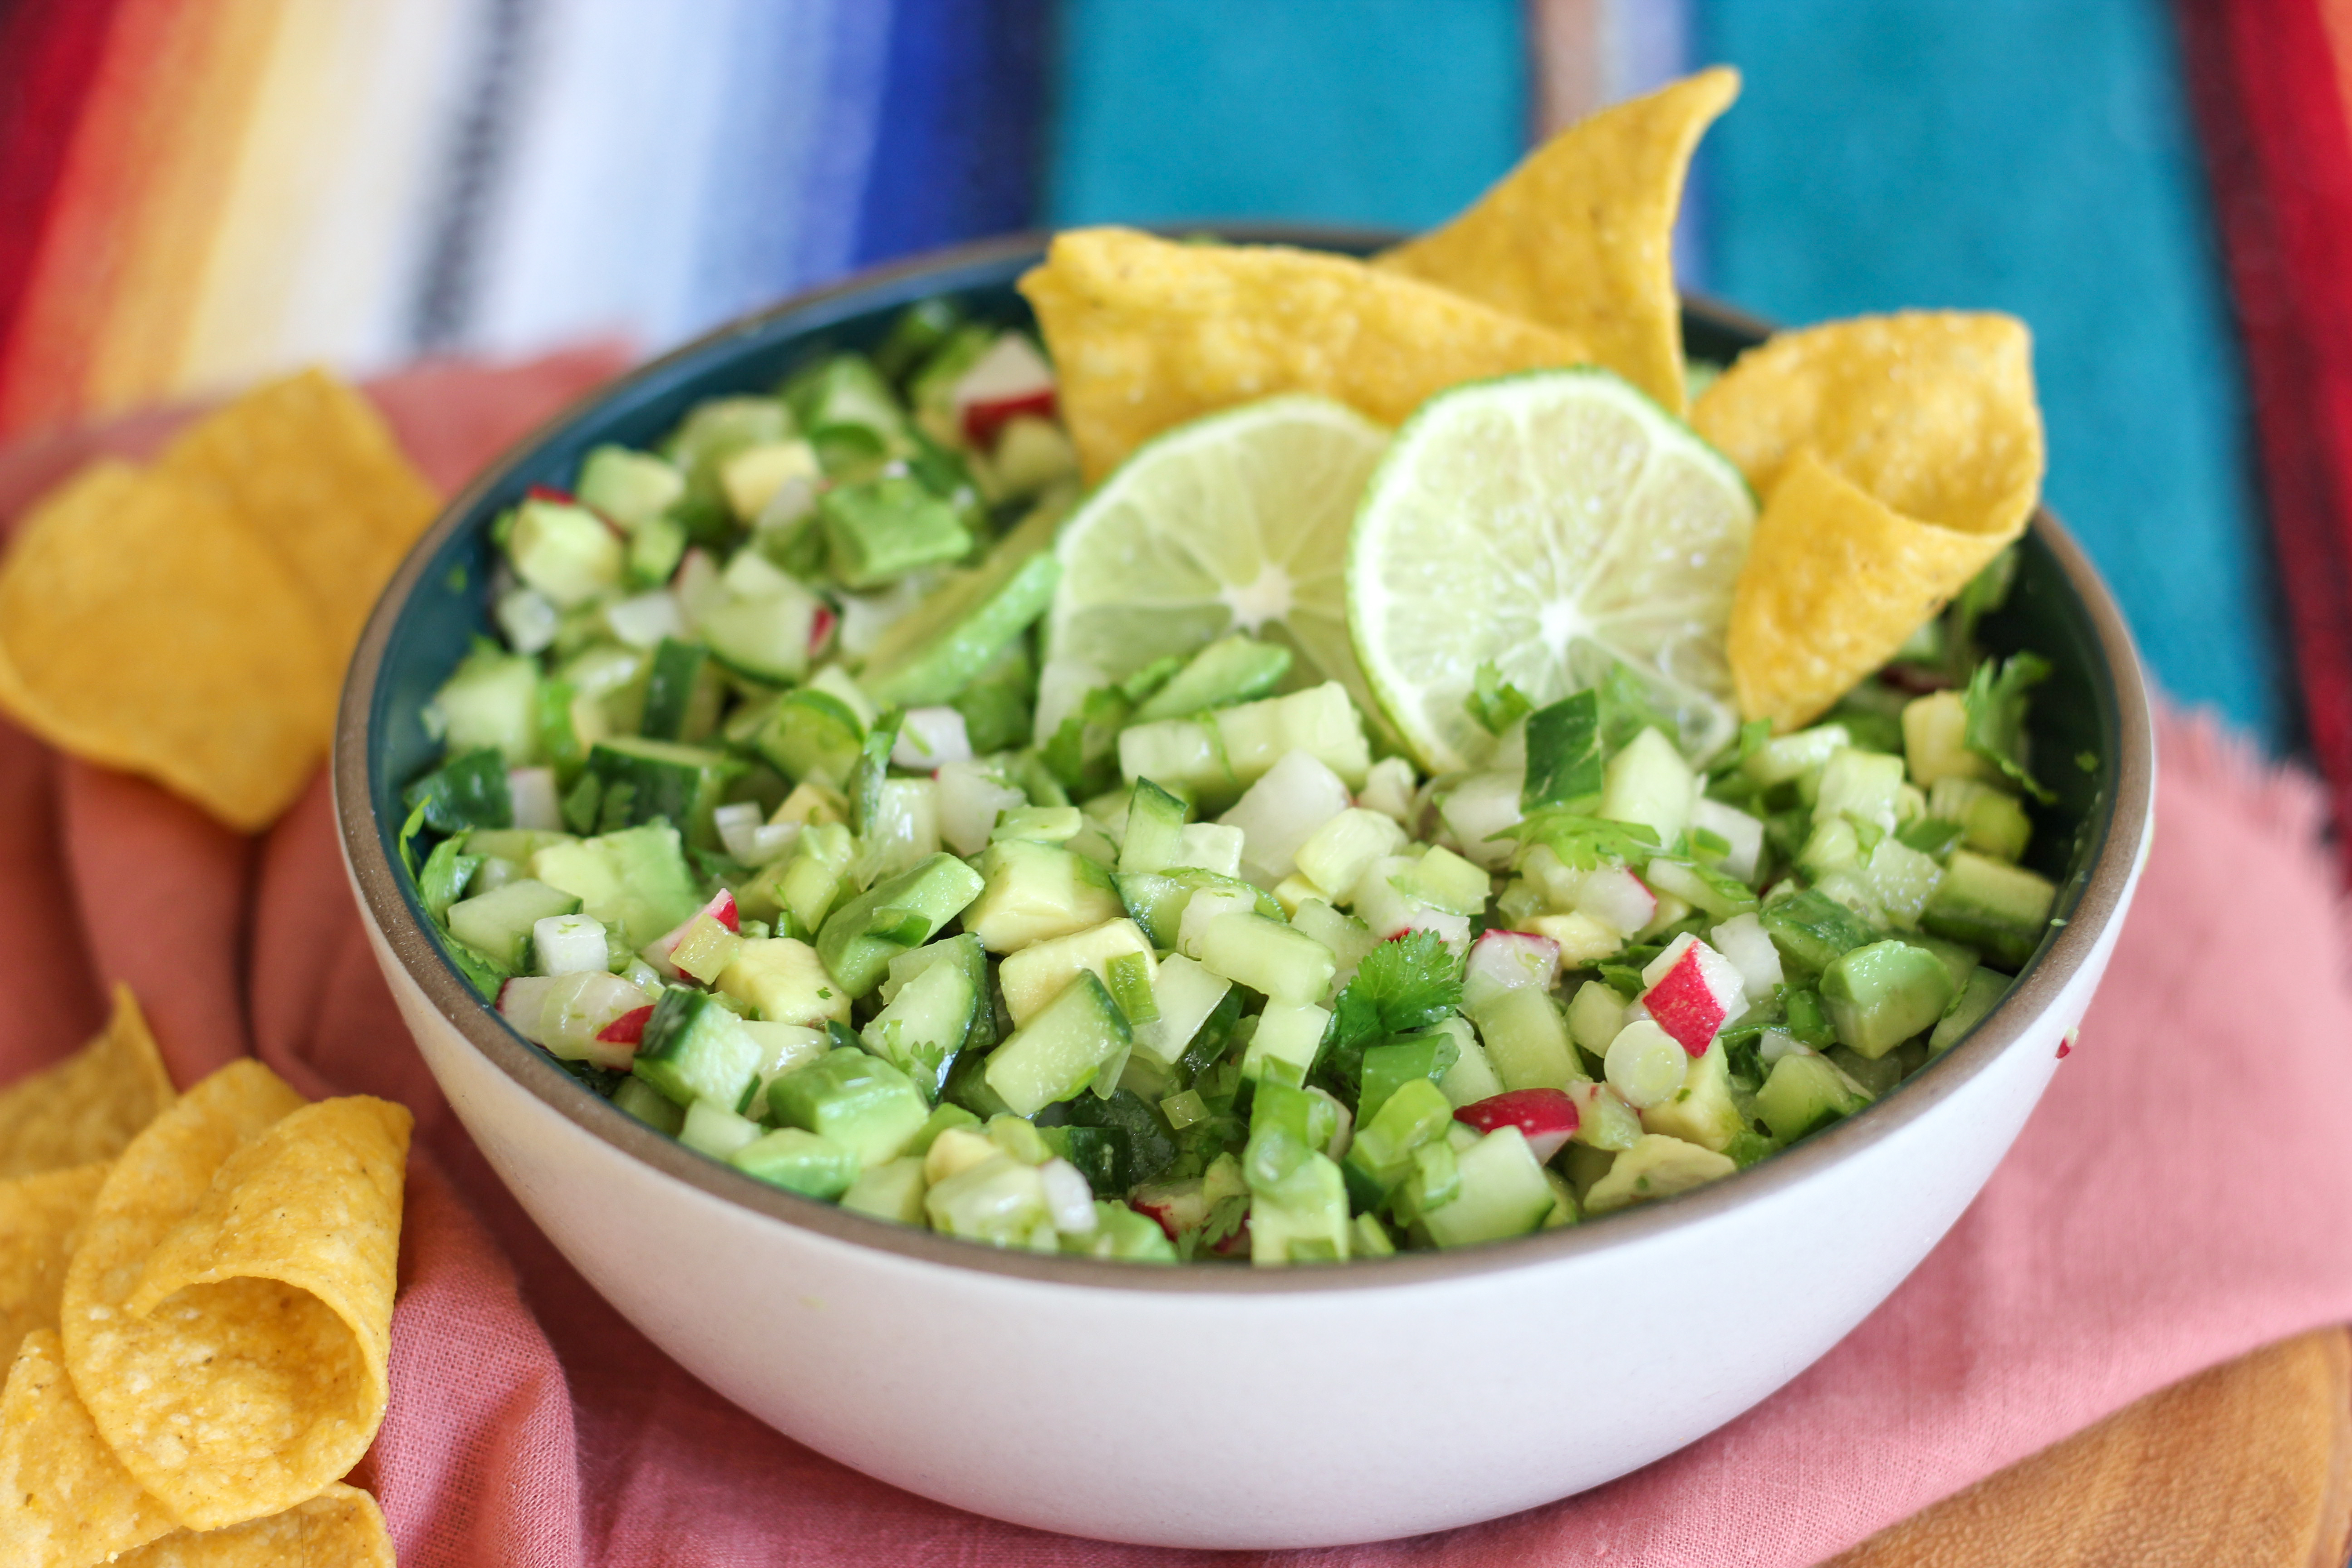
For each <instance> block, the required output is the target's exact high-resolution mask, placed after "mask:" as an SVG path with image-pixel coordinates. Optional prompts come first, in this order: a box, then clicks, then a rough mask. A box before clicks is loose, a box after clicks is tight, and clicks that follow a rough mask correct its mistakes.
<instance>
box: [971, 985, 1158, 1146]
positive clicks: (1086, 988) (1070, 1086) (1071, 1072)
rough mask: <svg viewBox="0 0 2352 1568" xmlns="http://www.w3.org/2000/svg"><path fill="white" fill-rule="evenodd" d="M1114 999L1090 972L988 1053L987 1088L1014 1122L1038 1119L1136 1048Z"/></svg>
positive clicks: (1065, 988)
mask: <svg viewBox="0 0 2352 1568" xmlns="http://www.w3.org/2000/svg"><path fill="white" fill-rule="evenodd" d="M1133 1042H1134V1036H1133V1034H1132V1032H1131V1031H1130V1030H1129V1026H1128V1022H1127V1019H1126V1017H1125V1016H1123V1015H1122V1014H1121V1013H1120V1012H1119V1010H1118V1005H1117V1004H1115V1003H1114V1002H1112V1001H1111V999H1110V993H1109V992H1108V991H1107V990H1105V989H1104V988H1103V984H1102V982H1101V981H1099V980H1097V979H1096V978H1095V977H1094V974H1093V973H1092V972H1090V971H1082V972H1080V973H1079V974H1078V977H1077V978H1076V980H1074V981H1072V982H1071V983H1070V984H1068V985H1066V986H1064V987H1063V988H1062V991H1061V993H1060V994H1058V995H1056V996H1055V998H1054V1000H1053V1001H1052V1002H1050V1003H1049V1004H1047V1005H1046V1006H1045V1009H1044V1010H1043V1011H1041V1012H1039V1013H1038V1014H1037V1015H1036V1016H1034V1017H1033V1018H1031V1019H1030V1020H1029V1022H1028V1023H1027V1024H1026V1025H1025V1026H1023V1027H1021V1028H1018V1029H1015V1030H1014V1031H1013V1033H1012V1034H1011V1035H1010V1036H1008V1037H1006V1039H1005V1041H1004V1043H1003V1045H1001V1046H999V1047H996V1049H995V1050H994V1051H993V1052H992V1053H990V1055H989V1058H988V1066H987V1069H986V1075H985V1076H986V1079H987V1082H988V1087H989V1088H990V1089H993V1090H995V1092H996V1094H997V1095H998V1096H999V1098H1001V1099H1002V1100H1003V1101H1004V1104H1005V1106H1006V1108H1007V1109H1008V1110H1011V1111H1012V1112H1013V1114H1014V1115H1016V1116H1034V1115H1035V1114H1036V1113H1037V1112H1038V1111H1040V1110H1044V1109H1045V1107H1046V1106H1048V1105H1051V1104H1053V1103H1054V1102H1055V1101H1056V1100H1067V1099H1069V1098H1070V1097H1071V1096H1072V1095H1075V1094H1076V1093H1078V1092H1079V1091H1080V1090H1081V1089H1085V1088H1086V1087H1087V1085H1088V1084H1089V1083H1091V1082H1093V1081H1094V1076H1095V1072H1096V1069H1097V1068H1100V1067H1101V1066H1102V1065H1103V1064H1104V1063H1105V1062H1107V1061H1108V1060H1110V1059H1111V1058H1113V1057H1114V1056H1117V1055H1118V1054H1119V1053H1120V1052H1121V1051H1124V1050H1125V1049H1127V1048H1128V1047H1129V1046H1130V1045H1131V1044H1133Z"/></svg>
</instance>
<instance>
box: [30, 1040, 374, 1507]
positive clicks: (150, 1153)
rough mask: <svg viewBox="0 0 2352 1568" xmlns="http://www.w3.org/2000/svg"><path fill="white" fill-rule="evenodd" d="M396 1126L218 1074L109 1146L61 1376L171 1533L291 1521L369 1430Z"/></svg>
mask: <svg viewBox="0 0 2352 1568" xmlns="http://www.w3.org/2000/svg"><path fill="white" fill-rule="evenodd" d="M408 1131H409V1116H408V1113H407V1112H406V1111H405V1110H402V1109H401V1108H400V1107H398V1106H396V1105H392V1104H389V1103H387V1102H385V1101H383V1100H367V1099H349V1100H327V1101H324V1102H322V1103H320V1104H318V1105H311V1106H306V1105H304V1104H303V1102H302V1100H301V1097H300V1096H299V1095H297V1094H296V1093H295V1092H294V1091H293V1090H292V1089H289V1088H288V1087H287V1086H286V1085H285V1084H284V1083H283V1082H282V1081H280V1080H279V1079H278V1077H277V1076H276V1075H275V1074H273V1073H271V1072H270V1071H269V1070H268V1068H265V1067H262V1066H261V1065H260V1064H259V1063H257V1062H252V1061H244V1062H237V1063H234V1064H232V1065H231V1066H229V1067H226V1068H222V1069H221V1070H220V1071H219V1072H217V1073H215V1074H214V1075H213V1076H212V1077H211V1078H208V1079H205V1081H204V1082H202V1083H200V1084H198V1085H196V1086H195V1087H194V1089H190V1090H189V1091H188V1093H187V1094H186V1095H184V1096H183V1097H182V1099H181V1100H180V1101H179V1103H178V1104H177V1105H175V1106H174V1107H173V1109H172V1110H169V1111H167V1112H165V1113H164V1114H163V1116H162V1117H160V1118H158V1119H157V1120H156V1121H155V1122H154V1124H153V1125H152V1126H151V1127H150V1128H148V1130H147V1131H144V1132H142V1134H140V1136H139V1137H138V1138H136V1139H134V1140H133V1141H132V1142H131V1146H130V1147H129V1148H128V1149H126V1150H124V1151H123V1153H122V1157H121V1159H120V1160H119V1161H118V1162H117V1163H116V1164H115V1167H114V1170H113V1171H112V1173H110V1174H109V1176H108V1178H107V1181H106V1184H105V1185H104V1186H103V1187H102V1188H101V1189H100V1193H99V1196H98V1203H97V1206H96V1208H95V1209H94V1211H93V1212H92V1214H91V1215H90V1218H89V1223H88V1225H87V1226H86V1227H85V1230H84V1235H83V1239H82V1244H81V1247H80V1249H79V1251H78V1252H77V1253H76V1254H75V1255H74V1259H73V1263H72V1265H71V1267H70V1268H68V1270H67V1275H66V1286H65V1292H64V1299H63V1301H62V1303H61V1307H60V1312H59V1317H60V1320H61V1325H62V1326H61V1333H62V1336H63V1339H64V1342H65V1352H66V1363H67V1365H68V1368H70V1369H71V1372H72V1374H73V1381H74V1386H75V1387H76V1388H77V1389H78V1390H79V1391H80V1393H81V1395H82V1398H83V1402H84V1403H85V1404H86V1405H88V1406H89V1412H90V1415H91V1418H92V1419H93V1420H94V1421H95V1422H96V1424H97V1426H98V1429H99V1431H100V1433H101V1434H102V1435H103V1436H104V1437H105V1439H106V1441H107V1443H108V1445H109V1446H110V1447H112V1448H113V1450H114V1452H115V1454H116V1456H117V1457H118V1458H121V1461H122V1463H123V1465H124V1467H125V1468H128V1469H129V1470H130V1471H131V1474H132V1475H134V1476H136V1477H137V1478H138V1479H139V1481H140V1483H141V1484H142V1485H143V1486H144V1487H146V1488H147V1489H148V1490H149V1491H150V1492H152V1494H154V1496H155V1498H156V1499H157V1500H158V1501H159V1502H160V1503H161V1504H162V1505H163V1508H164V1510H166V1511H167V1512H169V1513H170V1514H171V1515H172V1517H173V1520H174V1521H175V1522H177V1523H179V1524H182V1525H185V1526H187V1527H188V1528H190V1529H193V1530H216V1529H221V1528H223V1527H226V1526H227V1525H232V1524H238V1523H242V1522H244V1521H247V1520H252V1519H258V1518H261V1517H263V1516H265V1515H268V1514H273V1513H278V1512H280V1511H282V1510H286V1509H288V1508H291V1507H292V1506H294V1505H295V1504H296V1503H298V1502H299V1501H301V1500H303V1499H305V1498H308V1497H310V1496H312V1495H314V1494H315V1493H317V1492H318V1490H319V1489H320V1488H322V1487H324V1486H325V1485H326V1484H327V1483H328V1482H329V1481H331V1480H333V1479H335V1478H336V1477H338V1476H341V1474H343V1473H344V1472H345V1471H346V1470H348V1469H349V1468H351V1467H352V1464H353V1463H355V1462H356V1461H357V1460H358V1458H359V1457H360V1455H361V1454H362V1453H363V1452H364V1451H365V1450H366V1448H367V1446H368V1444H369V1442H370V1441H371V1440H372V1439H373V1437H374V1435H375V1430H376V1427H377V1426H378V1425H379V1424H380V1423H381V1422H382V1420H383V1409H384V1402H385V1398H386V1392H387V1390H386V1382H385V1377H386V1362H387V1358H388V1354H389V1348H390V1342H391V1321H392V1295H393V1284H394V1266H395V1263H396V1260H397V1258H398V1253H399V1237H400V1203H401V1190H402V1177H403V1170H404V1161H405V1159H406V1155H407V1146H408Z"/></svg>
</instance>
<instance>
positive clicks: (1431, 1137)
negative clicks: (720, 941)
mask: <svg viewBox="0 0 2352 1568" xmlns="http://www.w3.org/2000/svg"><path fill="white" fill-rule="evenodd" d="M1453 1126H1454V1107H1453V1104H1452V1103H1451V1102H1450V1101H1449V1100H1447V1099H1446V1098H1445V1095H1444V1091H1442V1090H1441V1089H1438V1087H1437V1086H1436V1085H1435V1084H1433V1083H1431V1082H1430V1081H1429V1080H1428V1079H1425V1078H1415V1079H1408V1080H1406V1081H1405V1082H1403V1083H1402V1084H1400V1085H1398V1086H1397V1088H1396V1089H1395V1091H1394V1092H1392V1093H1391V1094H1390V1096H1389V1097H1388V1098H1387V1099H1386V1100H1382V1101H1381V1104H1380V1106H1379V1108H1378V1110H1377V1111H1376V1112H1375V1113H1374V1114H1373V1115H1370V1116H1367V1117H1359V1118H1358V1119H1357V1121H1356V1133H1355V1138H1354V1139H1353V1141H1352V1142H1349V1145H1348V1157H1347V1161H1348V1169H1349V1171H1350V1172H1352V1173H1354V1174H1355V1175H1357V1176H1359V1177H1360V1178H1362V1179H1363V1180H1364V1181H1365V1182H1366V1183H1368V1184H1370V1188H1371V1191H1372V1193H1373V1194H1374V1195H1375V1196H1376V1197H1384V1196H1385V1195H1386V1194H1388V1193H1389V1192H1390V1191H1391V1190H1392V1189H1393V1188H1394V1187H1395V1186H1396V1185H1397V1184H1399V1183H1401V1182H1402V1181H1403V1180H1404V1179H1405V1176H1406V1175H1407V1173H1409V1172H1410V1171H1411V1169H1412V1152H1413V1151H1414V1150H1415V1149H1418V1148H1421V1147H1422V1146H1423V1145H1424V1144H1427V1143H1430V1142H1433V1141H1436V1140H1439V1139H1443V1138H1444V1137H1445V1136H1446V1133H1447V1130H1448V1129H1450V1128H1452V1127H1453Z"/></svg>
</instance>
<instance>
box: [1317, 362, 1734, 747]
mask: <svg viewBox="0 0 2352 1568" xmlns="http://www.w3.org/2000/svg"><path fill="white" fill-rule="evenodd" d="M1755 524H1756V501H1755V498H1754V496H1753V495H1752V494H1751V493H1750V492H1749V490H1748V485H1747V481H1746V480H1744V479H1741V477H1740V474H1739V470H1738V468H1735V467H1734V466H1733V465H1732V463H1731V461H1730V459H1728V458H1725V457H1724V456H1723V455H1722V454H1721V453H1719V452H1717V451H1716V450H1715V449H1714V448H1713V447H1709V446H1708V445H1707V444H1706V442H1704V441H1702V440H1701V439H1699V437H1697V436H1696V435H1694V434H1693V433H1692V432H1691V430H1690V429H1689V427H1688V426H1685V425H1684V424H1683V423H1682V422H1681V421H1679V420H1677V419H1675V418H1674V417H1673V416H1670V415H1668V414H1667V413H1666V412H1665V411H1664V409H1662V408H1660V407H1659V406H1658V405H1656V404H1654V403H1652V402H1651V401H1650V400H1649V399H1648V398H1647V397H1644V396H1643V395H1642V394H1641V393H1639V392H1637V391H1635V390H1634V389H1633V387H1632V386H1630V385H1628V384H1626V383H1625V382H1623V381H1622V380H1620V379H1619V378H1618V377H1616V376H1615V375H1612V374H1610V373H1609V372H1607V371H1602V370H1591V369H1576V370H1558V371H1536V372H1531V373H1529V374H1524V375H1514V376H1506V377H1502V378H1500V379H1497V380H1494V381H1482V382H1475V383H1472V384H1468V385H1465V386H1459V387H1456V388H1454V390H1452V391H1450V392H1444V393H1441V394H1439V395H1437V396H1435V397H1433V398H1431V399H1430V400H1429V401H1428V402H1427V403H1425V404H1423V405H1422V406H1421V408H1420V410H1419V411H1418V412H1416V413H1415V414H1414V415H1413V416H1412V418H1411V419H1410V420H1408V421H1406V423H1405V426H1404V427H1403V428H1402V430H1400V431H1398V432H1397V435H1396V439H1395V442H1394V443H1393V444H1392V445H1391V447H1390V448H1389V453H1388V457H1387V458H1386V459H1385V460H1384V461H1383V462H1382V463H1381V468H1380V471H1379V472H1378V473H1377V474H1375V475H1374V476H1373V479H1372V481H1371V484H1370V488H1369V489H1368V490H1367V491H1366V493H1365V496H1364V504H1363V507H1362V510H1360V512H1359V513H1358V515H1357V519H1356V527H1355V533H1354V537H1353V540H1352V542H1351V543H1350V545H1349V554H1348V614H1349V623H1350V625H1351V626H1353V628H1354V631H1355V646H1356V657H1357V658H1359V659H1360V660H1361V662H1362V665H1363V669H1364V673H1365V674H1366V676H1367V677H1368V678H1369V679H1370V682H1371V687H1372V689H1373V691H1374V692H1375V693H1377V694H1378V696H1379V699H1380V701H1381V706H1382V707H1383V708H1384V709H1386V710H1387V712H1388V716H1389V719H1390V721H1391V722H1393V723H1394V724H1395V725H1396V727H1397V729H1398V731H1400V732H1401V733H1402V735H1403V736H1404V738H1405V741H1406V742H1407V743H1408V744H1409V745H1410V746H1412V750H1413V752H1415V754H1416V755H1418V757H1419V758H1420V760H1421V762H1422V763H1423V766H1425V767H1427V768H1428V769H1429V770H1430V771H1432V772H1433V773H1450V772H1453V771H1455V770H1457V769H1462V768H1469V767H1475V766H1477V765H1478V764H1479V763H1482V762H1484V761H1485V760H1486V758H1487V757H1488V756H1490V755H1491V754H1492V753H1493V752H1494V751H1495V748H1496V740H1495V738H1494V737H1493V736H1491V735H1489V734H1487V733H1486V731H1484V730H1483V729H1481V728H1479V726H1478V724H1477V723H1476V721H1475V720H1473V719H1472V718H1471V716H1470V714H1469V712H1468V710H1466V709H1465V707H1464V705H1463V700H1464V699H1465V698H1466V697H1467V696H1468V695H1469V694H1470V690H1471V687H1472V684H1473V682H1474V681H1475V679H1476V676H1477V671H1478V667H1479V666H1480V665H1482V664H1485V663H1487V662H1490V661H1491V662H1492V663H1493V664H1495V665H1496V667H1497V668H1499V669H1500V670H1501V672H1502V676H1503V679H1506V680H1508V681H1509V682H1511V683H1512V684H1513V685H1515V686H1517V688H1518V689H1520V690H1522V691H1524V692H1526V693H1527V695H1528V697H1529V698H1530V699H1532V700H1534V701H1535V702H1536V704H1537V705H1538V706H1541V705H1543V704H1545V703H1548V702H1551V701H1555V700H1558V699H1559V698H1561V697H1565V696H1567V695H1568V694H1570V692H1573V691H1578V690H1581V689H1583V688H1585V687H1587V686H1590V685H1592V684H1593V683H1594V682H1595V681H1597V680H1598V679H1601V677H1602V676H1603V675H1604V674H1606V673H1607V671H1608V669H1609V667H1610V663H1611V661H1612V660H1622V662H1623V663H1625V664H1626V665H1628V666H1630V667H1631V668H1632V669H1633V672H1634V674H1635V675H1636V676H1638V677H1640V678H1641V679H1642V680H1643V684H1644V685H1646V686H1647V687H1648V688H1650V690H1651V695H1652V697H1653V698H1654V700H1657V701H1658V702H1659V703H1660V704H1661V705H1662V706H1663V707H1664V708H1665V709H1666V710H1668V711H1670V712H1672V713H1674V714H1675V716H1676V719H1677V721H1678V722H1679V723H1680V724H1681V727H1682V731H1683V733H1682V742H1683V749H1684V751H1685V752H1686V753H1688V754H1690V755H1692V756H1704V755H1706V753H1707V752H1711V751H1713V750H1715V749H1716V748H1717V746H1720V745H1721V744H1722V743H1723V742H1725V741H1727V739H1729V738H1730V736H1731V734H1732V731H1733V730H1734V729H1735V728H1736V724H1737V721H1736V720H1735V719H1734V717H1733V714H1732V710H1731V705H1730V704H1731V671H1730V667H1729V665H1728V663H1727V661H1726V658H1725V657H1724V647H1723V640H1724V626H1725V624H1726V622H1727V620H1728V619H1729V618H1730V615H1731V591H1732V586H1733V584H1734V583H1735V582H1736V581H1737V580H1738V576H1739V567H1740V563H1742V562H1743V561H1745V560H1746V559H1747V556H1748V536H1749V535H1750V534H1751V533H1752V532H1753V531H1754V529H1755Z"/></svg>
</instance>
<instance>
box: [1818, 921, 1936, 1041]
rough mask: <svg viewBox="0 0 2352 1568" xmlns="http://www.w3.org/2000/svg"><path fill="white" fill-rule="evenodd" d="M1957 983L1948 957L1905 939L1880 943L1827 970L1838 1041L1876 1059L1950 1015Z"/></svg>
mask: <svg viewBox="0 0 2352 1568" xmlns="http://www.w3.org/2000/svg"><path fill="white" fill-rule="evenodd" d="M1955 989H1956V987H1954V985H1953V984H1952V977H1951V975H1950V973H1948V971H1947V970H1946V969H1945V967H1944V962H1943V960H1941V959H1939V958H1937V956H1936V955H1935V954H1934V953H1932V952H1927V950H1926V949H1925V948H1917V947H1913V946H1912V945H1910V944H1909V943H1908V942H1872V943H1871V944H1870V945H1869V946H1867V947H1858V948H1855V949H1854V950H1853V952H1848V953H1844V954H1843V955H1841V956H1840V957H1839V958H1838V959H1837V960H1836V961H1834V962H1833V963H1831V965H1830V966H1829V968H1828V969H1826V970H1825V971H1823V972H1822V1004H1823V1005H1825V1006H1827V1007H1828V1009H1829V1014H1830V1022H1831V1023H1832V1025H1834V1026H1836V1029H1837V1037H1838V1043H1839V1044H1841V1045H1843V1046H1845V1047H1847V1048H1848V1049H1850V1050H1853V1051H1854V1052H1855V1053H1857V1054H1858V1055H1861V1056H1864V1057H1868V1058H1871V1059H1872V1060H1876V1059H1877V1058H1880V1057H1883V1056H1885V1054H1886V1053H1887V1052H1889V1051H1891V1050H1893V1049H1894V1048H1895V1047H1897V1046H1899V1045H1901V1044H1902V1043H1903V1042H1904V1041H1906V1040H1907V1039H1909V1038H1910V1037H1912V1036H1914V1035H1916V1034H1918V1033H1920V1032H1921V1031H1923V1030H1926V1029H1929V1028H1932V1027H1934V1026H1935V1024H1936V1021H1937V1019H1939V1018H1941V1017H1942V1016H1944V1008H1945V1007H1946V1005H1948V1004H1949V1003H1950V1002H1951V1000H1952V996H1953V994H1954V991H1955Z"/></svg>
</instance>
